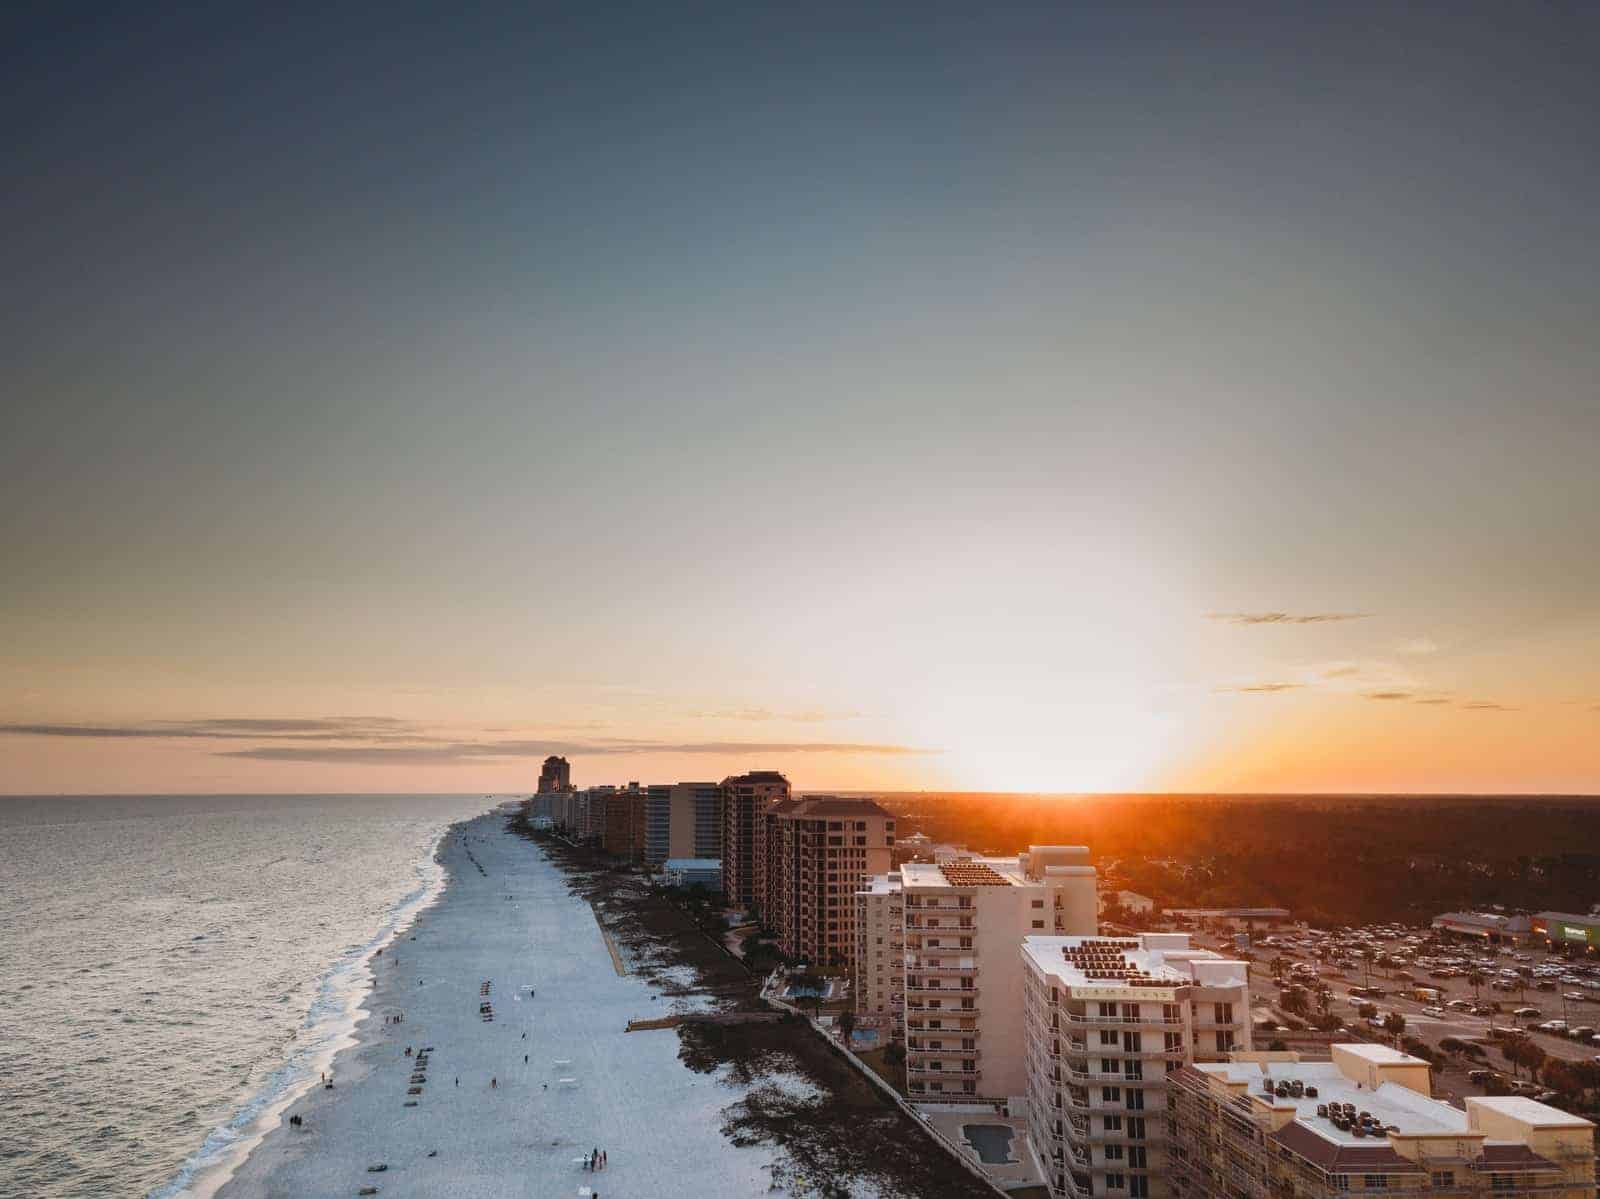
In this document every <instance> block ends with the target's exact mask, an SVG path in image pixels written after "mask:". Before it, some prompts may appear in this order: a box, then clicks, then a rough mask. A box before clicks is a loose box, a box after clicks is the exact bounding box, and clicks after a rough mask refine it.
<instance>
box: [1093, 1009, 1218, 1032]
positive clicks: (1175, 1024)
mask: <svg viewBox="0 0 1600 1199" xmlns="http://www.w3.org/2000/svg"><path fill="white" fill-rule="evenodd" d="M1066 1017H1067V1019H1068V1020H1070V1021H1071V1022H1072V1023H1073V1024H1094V1025H1103V1026H1105V1027H1108V1028H1109V1027H1112V1026H1115V1027H1117V1028H1133V1027H1136V1026H1138V1025H1141V1024H1143V1025H1150V1026H1151V1027H1155V1028H1182V1027H1183V1020H1182V1019H1181V1018H1179V1017H1177V1016H1132V1017H1128V1016H1086V1015H1081V1014H1079V1013H1078V1012H1067V1013H1066ZM1230 1027H1231V1026H1230Z"/></svg>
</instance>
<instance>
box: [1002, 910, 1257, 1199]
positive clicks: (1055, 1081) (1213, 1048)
mask: <svg viewBox="0 0 1600 1199" xmlns="http://www.w3.org/2000/svg"><path fill="white" fill-rule="evenodd" d="M1022 958H1023V964H1024V967H1025V969H1026V976H1025V982H1024V990H1025V995H1024V999H1023V1005H1022V1012H1023V1029H1024V1037H1025V1040H1026V1074H1027V1095H1028V1122H1029V1131H1030V1133H1031V1134H1032V1140H1033V1145H1034V1148H1035V1151H1036V1152H1037V1153H1038V1155H1039V1159H1040V1163H1041V1166H1042V1169H1043V1173H1044V1176H1045V1180H1046V1183H1047V1185H1048V1186H1049V1189H1050V1194H1051V1196H1052V1199H1069V1197H1070V1199H1087V1197H1090V1196H1094V1197H1098V1196H1114V1197H1116V1199H1122V1197H1124V1196H1126V1197H1128V1199H1149V1197H1151V1196H1155V1197H1158V1199H1159V1197H1164V1196H1166V1195H1168V1194H1169V1191H1168V1171H1169V1164H1168V1161H1169V1154H1168V1143H1167V1142H1168V1115H1167V1101H1168V1084H1169V1080H1170V1079H1171V1078H1172V1076H1173V1073H1174V1072H1175V1071H1177V1070H1180V1069H1181V1068H1183V1067H1184V1066H1185V1065H1188V1064H1190V1063H1192V1062H1195V1061H1197V1060H1200V1061H1205V1060H1218V1059H1225V1058H1227V1057H1228V1056H1229V1055H1230V1054H1231V1053H1233V1052H1235V1051H1237V1050H1240V1049H1248V1048H1249V1047H1250V1027H1251V1025H1250V990H1249V981H1248V980H1249V970H1248V966H1247V964H1246V963H1244V962H1236V961H1231V960H1228V959H1225V958H1222V957H1220V956H1219V955H1217V954H1215V953H1212V952H1210V951H1209V950H1204V949H1196V948H1194V947H1193V946H1191V944H1190V942H1189V937H1188V935H1187V934H1186V933H1147V934H1144V935H1142V936H1138V937H1053V936H1051V937H1029V938H1028V939H1027V940H1026V941H1024V942H1023V947H1022ZM1206 1193H1207V1194H1215V1195H1226V1194H1230V1193H1231V1192H1228V1191H1215V1192H1206Z"/></svg>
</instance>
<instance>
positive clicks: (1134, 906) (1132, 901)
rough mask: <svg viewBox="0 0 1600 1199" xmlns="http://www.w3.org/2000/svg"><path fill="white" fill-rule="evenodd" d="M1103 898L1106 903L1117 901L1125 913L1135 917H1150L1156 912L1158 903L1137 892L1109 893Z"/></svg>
mask: <svg viewBox="0 0 1600 1199" xmlns="http://www.w3.org/2000/svg"><path fill="white" fill-rule="evenodd" d="M1101 898H1102V899H1103V900H1104V901H1105V902H1106V903H1111V902H1113V901H1115V903H1116V905H1117V906H1118V907H1119V908H1121V909H1122V910H1123V911H1124V912H1129V913H1131V914H1133V915H1135V916H1148V915H1150V914H1151V913H1152V912H1154V911H1155V910H1156V901H1155V900H1153V899H1151V898H1150V897H1149V896H1148V895H1140V894H1139V893H1138V892H1137V891H1108V892H1106V893H1105V894H1104V895H1103V896H1102V897H1101Z"/></svg>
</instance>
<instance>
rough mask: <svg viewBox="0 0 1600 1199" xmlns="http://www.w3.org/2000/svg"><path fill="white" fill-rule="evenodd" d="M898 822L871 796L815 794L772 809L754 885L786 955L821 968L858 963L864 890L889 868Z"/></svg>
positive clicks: (763, 914)
mask: <svg viewBox="0 0 1600 1199" xmlns="http://www.w3.org/2000/svg"><path fill="white" fill-rule="evenodd" d="M894 825H895V820H894V817H893V816H891V815H890V814H889V813H888V812H886V811H884V810H883V809H882V808H880V807H879V806H878V805H877V804H875V803H873V802H872V801H871V800H870V799H844V798H840V797H838V796H832V795H812V796H807V797H806V798H804V799H787V800H780V801H779V802H778V803H776V804H775V805H774V806H773V807H771V808H769V809H768V810H767V811H766V813H765V814H764V818H763V827H762V830H761V836H760V842H761V843H760V846H759V851H760V852H759V854H758V855H757V856H756V862H757V867H758V873H757V876H756V879H755V886H754V888H753V890H754V891H755V893H756V894H757V895H758V896H760V905H761V918H762V922H763V923H765V924H766V926H767V927H768V928H770V929H772V930H773V931H774V932H775V933H777V935H778V947H779V948H780V949H781V950H782V951H783V952H784V953H785V954H787V955H788V956H789V957H792V958H803V959H805V960H806V961H808V962H811V963H812V964H813V965H819V966H844V965H849V964H850V962H851V961H852V960H853V958H854V956H855V949H856V892H857V891H858V890H859V889H860V888H861V885H862V884H863V883H864V882H865V881H866V880H867V878H869V877H870V876H871V875H874V874H883V873H886V872H887V871H888V869H889V859H890V855H891V854H892V852H893V846H894Z"/></svg>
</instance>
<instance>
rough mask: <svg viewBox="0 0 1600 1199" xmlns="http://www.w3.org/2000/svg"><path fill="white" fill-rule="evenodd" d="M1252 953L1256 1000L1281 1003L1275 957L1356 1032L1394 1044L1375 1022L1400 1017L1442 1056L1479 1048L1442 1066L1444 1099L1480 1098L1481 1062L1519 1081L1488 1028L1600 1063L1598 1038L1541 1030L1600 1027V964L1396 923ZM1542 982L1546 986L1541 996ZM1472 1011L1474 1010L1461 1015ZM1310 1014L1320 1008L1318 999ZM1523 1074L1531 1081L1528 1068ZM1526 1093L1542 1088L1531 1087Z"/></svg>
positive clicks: (1552, 1052)
mask: <svg viewBox="0 0 1600 1199" xmlns="http://www.w3.org/2000/svg"><path fill="white" fill-rule="evenodd" d="M1203 939H1204V941H1205V942H1206V943H1207V944H1208V947H1211V948H1216V949H1218V950H1219V951H1221V952H1230V951H1232V950H1233V948H1234V946H1233V942H1232V940H1231V938H1226V937H1224V938H1221V939H1218V938H1216V937H1206V938H1203ZM1251 954H1252V956H1253V958H1254V961H1253V962H1252V964H1251V991H1252V993H1253V995H1254V996H1255V997H1256V998H1257V1001H1258V1003H1259V1002H1261V1001H1269V1002H1271V1001H1275V1000H1277V997H1278V996H1279V993H1280V992H1279V987H1278V982H1277V977H1276V976H1275V973H1274V965H1273V964H1274V959H1277V965H1278V971H1279V973H1281V976H1282V978H1283V979H1284V981H1286V982H1287V981H1290V980H1291V979H1296V972H1297V971H1298V975H1299V977H1298V979H1297V981H1301V982H1303V983H1305V984H1306V985H1307V987H1308V991H1309V992H1310V993H1311V994H1312V995H1313V996H1314V991H1315V987H1316V985H1317V984H1318V983H1320V984H1322V985H1325V986H1326V987H1327V988H1328V989H1329V991H1330V993H1331V998H1330V1003H1329V1008H1328V1010H1329V1012H1330V1014H1332V1015H1334V1016H1336V1017H1338V1018H1339V1019H1340V1021H1341V1022H1342V1023H1343V1025H1344V1026H1345V1027H1346V1028H1348V1029H1350V1030H1351V1031H1352V1032H1356V1033H1359V1034H1361V1035H1363V1036H1365V1037H1367V1038H1370V1039H1375V1040H1383V1041H1392V1040H1393V1036H1392V1035H1391V1034H1388V1033H1385V1032H1384V1031H1383V1030H1382V1028H1381V1027H1374V1023H1381V1020H1382V1017H1383V1016H1385V1015H1387V1014H1389V1013H1391V1012H1397V1013H1399V1014H1400V1015H1401V1016H1403V1017H1404V1018H1405V1032H1404V1035H1405V1036H1414V1037H1417V1038H1418V1039H1420V1040H1421V1041H1423V1042H1424V1043H1425V1044H1427V1045H1428V1046H1429V1047H1430V1048H1434V1049H1437V1048H1438V1047H1439V1044H1440V1042H1441V1041H1443V1040H1445V1039H1446V1038H1451V1037H1454V1038H1457V1039H1459V1040H1463V1041H1472V1042H1476V1043H1478V1044H1481V1045H1482V1046H1483V1047H1484V1049H1485V1057H1484V1060H1483V1062H1481V1063H1472V1062H1468V1061H1467V1059H1465V1058H1456V1059H1454V1060H1453V1061H1452V1060H1451V1059H1448V1058H1442V1059H1441V1061H1443V1062H1446V1063H1448V1064H1447V1065H1446V1066H1445V1068H1443V1069H1440V1070H1438V1071H1437V1072H1436V1075H1437V1077H1436V1085H1437V1087H1438V1093H1439V1094H1440V1095H1441V1097H1449V1098H1457V1097H1459V1096H1461V1095H1464V1094H1481V1093H1483V1092H1484V1090H1485V1089H1486V1088H1485V1087H1483V1086H1479V1085H1474V1084H1472V1083H1471V1082H1469V1081H1468V1079H1467V1074H1468V1073H1469V1072H1470V1070H1471V1069H1472V1068H1474V1067H1476V1066H1478V1065H1486V1066H1488V1067H1490V1068H1492V1069H1494V1070H1495V1071H1497V1072H1499V1073H1501V1074H1503V1075H1504V1076H1505V1080H1506V1082H1507V1083H1510V1082H1511V1081H1512V1080H1513V1071H1512V1068H1511V1066H1510V1064H1509V1063H1508V1062H1507V1061H1506V1060H1505V1058H1504V1055H1503V1053H1502V1052H1501V1051H1500V1049H1499V1047H1498V1046H1496V1045H1495V1044H1494V1042H1493V1041H1492V1040H1491V1039H1490V1029H1491V1027H1497V1028H1520V1029H1524V1030H1526V1032H1527V1035H1528V1036H1529V1037H1530V1038H1531V1039H1532V1041H1533V1042H1534V1043H1535V1044H1537V1045H1538V1046H1539V1048H1540V1049H1542V1050H1543V1051H1544V1052H1545V1054H1546V1055H1548V1056H1549V1057H1555V1058H1563V1059H1566V1060H1569V1061H1584V1062H1600V1041H1596V1040H1595V1039H1594V1038H1595V1037H1596V1036H1600V1032H1591V1033H1587V1034H1585V1035H1584V1036H1583V1037H1582V1038H1581V1039H1574V1038H1573V1037H1571V1036H1566V1035H1562V1034H1560V1033H1557V1032H1550V1031H1545V1030H1542V1029H1541V1028H1540V1027H1539V1025H1540V1024H1542V1023H1544V1022H1545V1021H1549V1020H1564V1021H1565V1022H1566V1026H1567V1028H1568V1029H1583V1028H1585V1027H1590V1028H1595V1029H1600V964H1597V963H1595V962H1594V961H1593V960H1578V961H1567V960H1566V959H1563V958H1562V957H1560V956H1558V955H1555V954H1547V953H1545V952H1544V951H1543V950H1542V949H1538V948H1532V947H1525V948H1516V949H1511V948H1505V949H1497V948H1496V947H1491V946H1486V945H1482V944H1461V943H1459V942H1455V941H1449V940H1440V939H1437V938H1435V937H1434V936H1432V935H1431V934H1430V933H1429V931H1428V930H1424V929H1405V928H1397V927H1394V926H1385V927H1380V928H1368V929H1352V930H1340V931H1338V932H1333V933H1327V934H1317V933H1313V932H1309V931H1306V930H1289V931H1286V932H1279V933H1276V934H1265V935H1263V936H1262V937H1259V938H1258V939H1257V940H1256V942H1255V944H1254V945H1253V947H1252V950H1251ZM1369 955H1370V956H1369ZM1519 971H1520V972H1519ZM1474 972H1476V973H1477V974H1478V975H1479V976H1480V982H1479V985H1478V986H1477V988H1476V989H1475V988H1474V987H1473V985H1472V983H1471V981H1470V980H1471V975H1472V974H1473V973H1474ZM1507 972H1510V973H1507ZM1513 974H1514V975H1515V981H1513V977H1512V976H1513ZM1563 976H1565V981H1563ZM1496 981H1500V982H1501V984H1502V987H1501V988H1496V987H1495V986H1494V985H1493V984H1494V983H1495V982H1496ZM1541 983H1543V984H1545V989H1540V984H1541ZM1551 984H1553V989H1552V988H1551ZM1363 987H1370V988H1373V989H1376V990H1377V991H1381V992H1382V993H1383V994H1382V995H1381V996H1368V997H1365V998H1363V997H1362V996H1360V995H1359V994H1358V995H1355V996H1352V994H1351V989H1352V988H1357V989H1358V990H1359V989H1360V988H1363ZM1418 987H1432V988H1434V989H1435V990H1437V991H1438V992H1439V995H1438V998H1437V999H1436V1000H1434V999H1419V998H1418V997H1417V993H1416V988H1418ZM1475 990H1476V993H1475ZM1362 1002H1369V1003H1372V1004H1373V1005H1374V1006H1375V1007H1376V1008H1377V1011H1378V1017H1377V1018H1376V1021H1368V1020H1366V1019H1364V1018H1362V1017H1361V1015H1360V1014H1359V1006H1360V1004H1361V1003H1362ZM1272 1008H1273V1010H1274V1011H1275V1012H1277V1013H1278V1014H1279V1015H1284V1014H1285V1013H1284V1012H1283V1009H1282V1006H1281V1004H1278V1003H1276V1002H1272ZM1470 1008H1475V1009H1477V1011H1472V1010H1462V1009H1470ZM1485 1009H1497V1010H1493V1011H1485ZM1519 1009H1520V1010H1524V1011H1527V1010H1530V1009H1532V1010H1536V1011H1537V1013H1538V1015H1536V1016H1533V1015H1525V1016H1520V1017H1519V1016H1516V1015H1514V1014H1513V1013H1514V1012H1516V1011H1517V1010H1519ZM1311 1010H1312V1012H1313V1013H1315V1012H1316V1011H1317V1010H1318V1009H1317V1005H1316V1003H1315V1000H1314V997H1313V1000H1312V1006H1311ZM1461 1063H1466V1064H1461ZM1519 1073H1520V1074H1521V1076H1522V1077H1524V1078H1525V1077H1526V1075H1527V1070H1526V1068H1523V1069H1522V1070H1521V1071H1520V1072H1519ZM1523 1089H1525V1090H1530V1091H1531V1090H1534V1089H1539V1090H1542V1088H1533V1087H1531V1086H1525V1087H1524V1088H1523Z"/></svg>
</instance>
